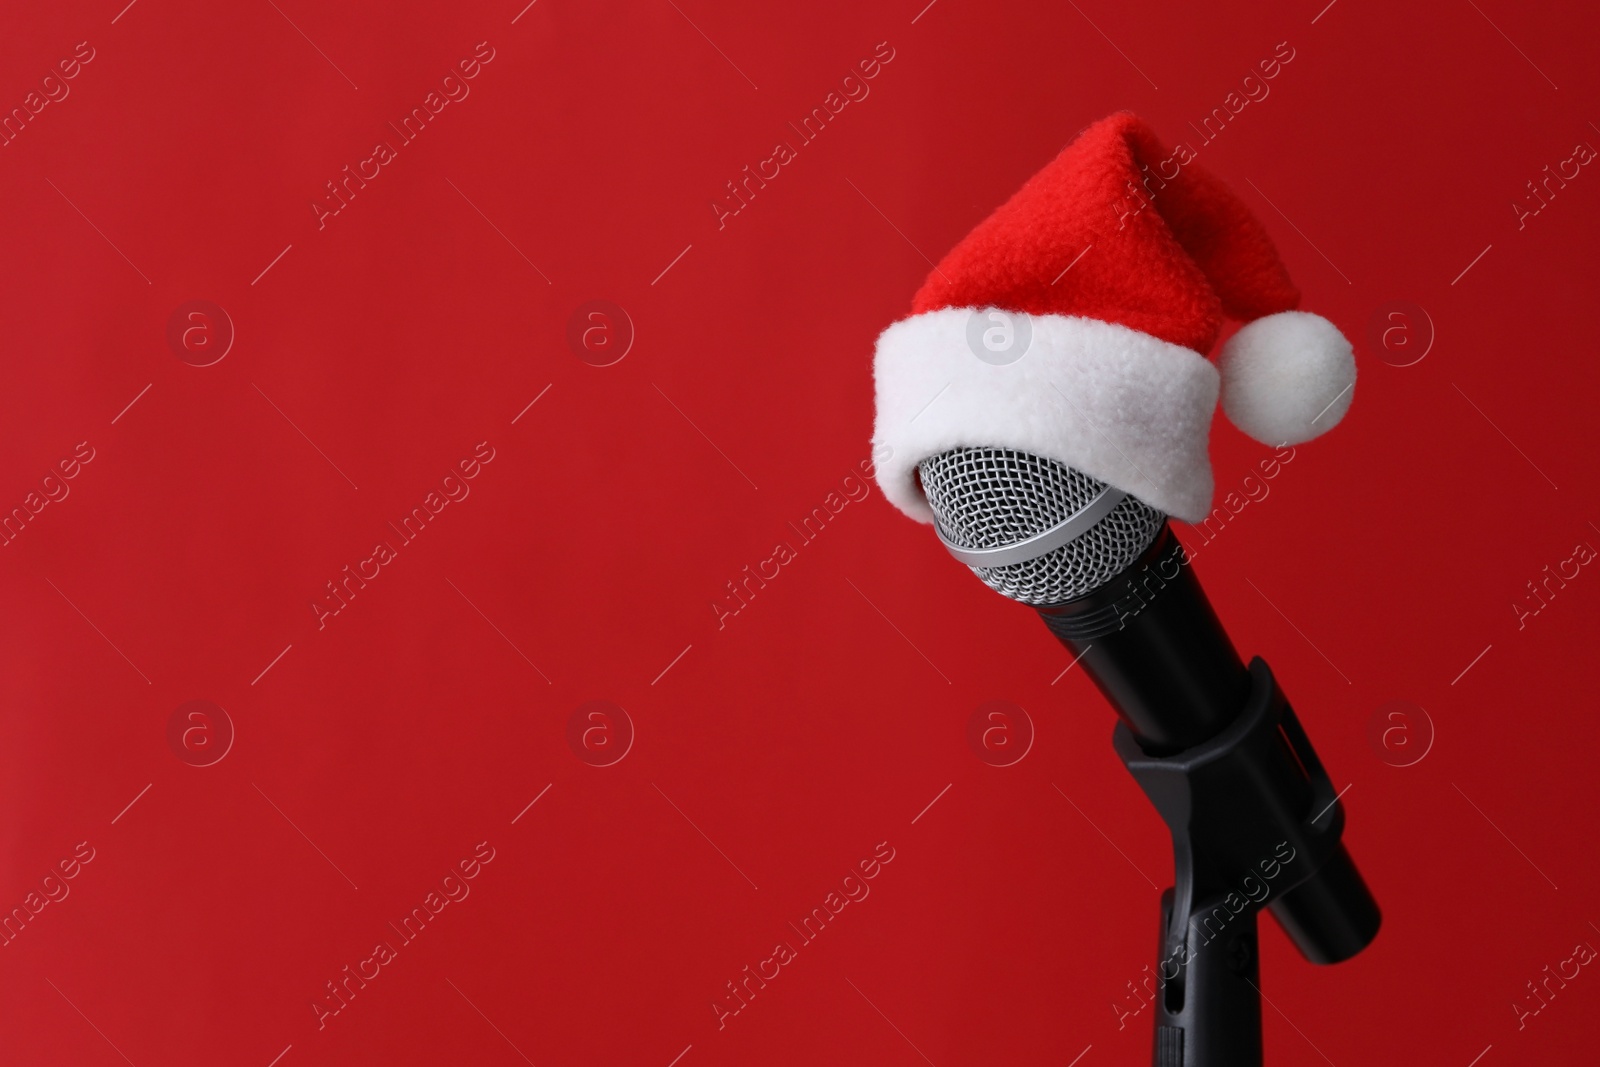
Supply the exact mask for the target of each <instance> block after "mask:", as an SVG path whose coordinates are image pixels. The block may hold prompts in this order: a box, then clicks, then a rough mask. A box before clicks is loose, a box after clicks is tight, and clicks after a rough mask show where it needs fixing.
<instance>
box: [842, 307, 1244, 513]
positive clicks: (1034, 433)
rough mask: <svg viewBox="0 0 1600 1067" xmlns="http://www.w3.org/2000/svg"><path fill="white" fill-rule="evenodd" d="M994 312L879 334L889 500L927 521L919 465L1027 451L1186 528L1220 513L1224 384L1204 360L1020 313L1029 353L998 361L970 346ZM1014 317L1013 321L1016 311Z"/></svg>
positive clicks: (1112, 328)
mask: <svg viewBox="0 0 1600 1067" xmlns="http://www.w3.org/2000/svg"><path fill="white" fill-rule="evenodd" d="M994 310H996V309H992V308H943V309H941V310H938V311H930V312H926V313H924V314H921V315H915V316H913V317H911V318H909V319H904V320H902V321H900V322H897V323H895V324H894V325H893V326H890V327H889V328H888V329H887V330H885V331H883V333H882V334H881V335H880V336H879V337H878V346H877V357H876V360H875V364H874V378H875V379H876V384H877V425H876V426H875V428H874V431H873V444H874V445H875V446H876V447H875V450H874V451H875V452H882V451H884V450H885V449H888V450H889V451H888V455H887V456H886V457H885V458H884V459H882V460H881V461H879V462H878V464H877V477H878V484H879V485H880V486H881V487H882V488H883V495H884V496H886V497H888V499H889V501H890V503H892V504H894V505H895V506H896V507H898V508H899V509H900V510H901V511H903V512H905V513H906V514H907V515H909V516H911V517H912V518H914V519H917V520H918V521H920V522H932V521H933V512H932V511H931V510H929V508H928V503H927V501H926V500H925V499H924V498H923V495H922V490H921V489H920V488H919V487H918V485H917V483H916V480H915V477H916V467H917V464H918V463H920V462H922V460H924V459H927V458H928V457H929V456H935V455H938V454H939V453H941V452H946V451H949V450H950V449H952V448H963V447H982V446H991V447H996V448H1014V449H1017V450H1018V451H1024V452H1032V453H1034V454H1036V455H1041V456H1046V457H1048V458H1050V459H1054V460H1056V461H1057V462H1060V463H1064V464H1066V465H1067V466H1069V467H1071V468H1073V469H1074V470H1079V471H1082V472H1083V473H1085V474H1088V475H1090V476H1091V477H1094V478H1098V479H1100V480H1101V481H1104V482H1108V483H1110V484H1111V485H1114V486H1116V487H1117V488H1118V489H1122V490H1124V491H1125V492H1128V493H1131V494H1133V495H1134V496H1136V497H1138V498H1139V499H1140V500H1143V501H1144V502H1145V503H1147V504H1149V505H1150V506H1151V507H1154V508H1157V509H1159V510H1161V511H1164V512H1166V513H1167V514H1169V515H1176V516H1177V517H1178V518H1180V519H1184V520H1186V521H1189V522H1195V521H1198V520H1199V519H1200V518H1201V517H1202V516H1204V515H1205V514H1206V512H1207V511H1208V510H1209V509H1210V507H1211V458H1210V456H1209V454H1208V452H1207V447H1206V446H1207V438H1208V436H1209V433H1210V429H1211V416H1212V413H1213V412H1214V411H1215V410H1216V405H1217V390H1218V387H1219V381H1220V379H1219V377H1218V374H1217V369H1216V368H1215V367H1214V366H1212V365H1211V363H1210V362H1209V361H1208V360H1206V359H1205V358H1204V357H1203V356H1201V355H1199V354H1198V353H1196V352H1194V351H1193V350H1191V349H1188V348H1184V347H1182V346H1181V345H1174V344H1169V343H1167V342H1166V341H1162V340H1160V339H1159V338H1156V337H1153V336H1151V335H1150V334H1147V333H1142V332H1140V331H1138V330H1133V329H1129V328H1128V327H1126V326H1119V325H1117V324H1115V323H1109V322H1101V321H1099V320H1096V319H1086V318H1078V317H1074V316H1066V315H1034V316H1017V317H1021V318H1026V319H1027V320H1028V323H1029V324H1030V325H1031V328H1032V341H1031V343H1030V345H1029V347H1028V349H1027V351H1026V352H1025V353H1024V354H1023V355H1022V356H1021V358H1019V359H1017V360H1016V361H1015V362H1012V363H1007V364H1005V365H995V364H993V363H989V362H986V361H985V360H982V359H979V358H978V356H977V355H976V354H974V352H973V350H972V348H970V347H969V346H968V342H967V337H968V322H969V320H970V319H971V317H972V316H975V315H976V316H980V317H981V316H986V315H987V314H988V313H989V312H991V311H994ZM1011 314H1014V313H1011Z"/></svg>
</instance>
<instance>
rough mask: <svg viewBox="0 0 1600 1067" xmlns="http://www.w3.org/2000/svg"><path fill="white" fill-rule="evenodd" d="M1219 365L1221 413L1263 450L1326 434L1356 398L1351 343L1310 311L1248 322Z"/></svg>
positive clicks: (1286, 312) (1282, 312)
mask: <svg viewBox="0 0 1600 1067" xmlns="http://www.w3.org/2000/svg"><path fill="white" fill-rule="evenodd" d="M1217 362H1218V364H1219V367H1218V369H1219V370H1220V371H1221V372H1222V410H1223V411H1225V412H1227V415H1228V419H1229V421H1231V422H1232V423H1233V424H1234V425H1235V426H1237V427H1239V429H1241V430H1243V431H1244V432H1245V433H1247V434H1249V435H1250V436H1251V437H1254V438H1255V439H1256V440H1257V441H1260V442H1261V443H1262V444H1268V445H1284V444H1288V445H1294V444H1299V443H1300V442H1301V441H1309V440H1311V439H1312V438H1313V437H1316V436H1317V435H1319V434H1322V433H1325V432H1327V431H1328V430H1330V429H1332V428H1333V427H1334V425H1335V424H1337V423H1338V421H1339V420H1340V419H1342V418H1344V413H1345V412H1346V411H1347V410H1349V407H1350V400H1351V398H1352V397H1353V396H1354V394H1355V383H1356V361H1355V355H1354V353H1353V352H1352V351H1351V348H1350V342H1349V341H1347V340H1345V336H1344V334H1342V333H1340V332H1339V328H1338V327H1337V326H1335V325H1334V324H1333V323H1331V322H1329V321H1328V320H1327V319H1325V318H1323V317H1322V316H1321V315H1312V314H1310V313H1309V312H1305V311H1281V312H1279V313H1278V314H1276V315H1267V316H1266V317H1264V318H1259V319H1256V320H1255V321H1254V322H1251V323H1246V324H1245V325H1244V326H1243V327H1242V328H1241V329H1240V330H1239V332H1238V333H1236V334H1234V335H1233V336H1232V337H1231V338H1229V339H1228V343H1227V344H1226V345H1224V346H1223V348H1222V355H1221V357H1220V358H1219V359H1218V361H1217Z"/></svg>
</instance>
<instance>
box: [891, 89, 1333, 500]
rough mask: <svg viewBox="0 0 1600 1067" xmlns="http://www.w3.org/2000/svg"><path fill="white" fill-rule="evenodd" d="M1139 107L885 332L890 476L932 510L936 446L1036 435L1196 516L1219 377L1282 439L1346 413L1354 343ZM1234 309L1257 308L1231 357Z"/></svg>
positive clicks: (1056, 170)
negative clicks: (1225, 329)
mask: <svg viewBox="0 0 1600 1067" xmlns="http://www.w3.org/2000/svg"><path fill="white" fill-rule="evenodd" d="M1192 156H1193V152H1192V150H1190V149H1188V148H1187V147H1186V146H1180V148H1179V150H1178V151H1177V152H1175V153H1168V152H1166V151H1165V150H1164V149H1163V148H1162V145H1161V143H1160V142H1159V141H1158V140H1157V139H1156V137H1155V134H1154V133H1152V132H1151V130H1150V128H1149V127H1148V126H1146V125H1145V124H1144V123H1143V122H1142V121H1141V120H1139V119H1138V118H1137V117H1135V116H1133V115H1131V114H1127V113H1122V114H1117V115H1112V116H1111V117H1110V118H1107V119H1104V120H1102V121H1100V122H1097V123H1095V124H1094V125H1093V126H1090V127H1089V128H1088V129H1086V130H1084V131H1083V133H1082V134H1080V135H1079V136H1078V138H1077V140H1075V141H1073V142H1072V144H1070V145H1068V146H1067V147H1066V148H1065V149H1064V150H1063V151H1062V152H1061V154H1060V155H1058V156H1057V157H1056V158H1055V160H1054V161H1052V162H1051V163H1050V164H1049V165H1048V166H1046V167H1045V168H1044V169H1043V170H1041V171H1040V172H1039V173H1038V174H1036V175H1034V176H1033V178H1031V179H1030V180H1029V181H1028V183H1027V184H1026V185H1024V186H1023V187H1022V189H1021V190H1020V191H1019V192H1017V194H1016V195H1015V196H1013V197H1012V198H1011V199H1010V200H1008V201H1007V202H1006V203H1005V204H1003V205H1002V206H1001V207H1000V208H999V209H998V210H996V211H995V212H994V214H992V215H990V216H989V217H988V218H987V219H985V220H984V221H983V222H982V223H981V224H979V226H978V227H977V228H976V229H974V230H973V231H972V232H971V233H970V234H968V235H967V237H966V238H965V239H964V240H963V241H962V242H961V243H960V244H958V245H956V247H955V248H954V249H952V250H951V251H950V253H949V255H947V256H945V257H944V260H943V261H942V262H941V263H940V264H939V265H938V266H937V267H936V268H934V271H933V273H932V274H931V275H929V276H928V280H927V281H926V282H925V283H924V284H923V286H922V288H921V289H920V290H919V291H918V292H917V295H916V297H915V299H914V300H913V302H912V313H911V315H910V316H908V317H907V318H905V319H902V320H901V321H899V322H897V323H895V324H894V325H893V326H890V327H889V328H888V329H887V330H885V331H884V332H883V334H882V335H881V336H880V337H879V338H878V344H877V356H876V361H875V369H874V377H875V379H876V385H877V425H876V427H875V430H874V434H873V444H874V446H875V449H874V451H875V453H884V454H885V457H884V458H883V459H882V460H881V461H880V462H878V464H877V471H878V480H879V483H880V484H881V486H882V488H883V492H884V495H885V496H886V497H888V498H889V500H890V502H892V503H893V504H894V505H895V506H896V507H898V508H900V510H901V511H904V512H905V513H906V514H908V515H910V516H911V517H912V518H915V519H919V520H921V521H923V522H931V521H932V520H933V513H932V512H931V511H930V510H929V508H928V504H927V501H926V500H925V499H924V498H923V495H922V490H921V488H920V487H919V485H918V483H917V480H916V467H917V464H918V463H920V462H922V460H924V459H927V458H928V457H930V456H934V455H938V454H939V453H941V452H946V451H949V450H950V449H953V448H963V447H982V446H992V447H998V448H1013V449H1016V450H1018V451H1022V452H1031V453H1033V454H1036V455H1040V456H1045V457H1048V458H1050V459H1054V460H1056V461H1058V462H1060V463H1063V464H1065V465H1066V466H1068V467H1071V468H1073V469H1075V470H1078V471H1082V472H1083V473H1085V474H1088V475H1090V476H1091V477H1094V478H1098V479H1100V480H1101V481H1104V482H1107V483H1109V484H1111V485H1113V486H1115V487H1116V488H1118V489H1121V490H1123V491H1125V492H1127V493H1131V494H1133V495H1134V496H1136V497H1138V498H1139V499H1141V500H1143V501H1144V502H1145V503H1147V504H1149V505H1151V506H1152V507H1154V508H1157V509H1159V510H1161V511H1163V512H1166V513H1167V514H1170V515H1175V516H1177V517H1178V518H1181V519H1184V520H1187V521H1189V522H1198V521H1199V520H1200V519H1201V518H1203V517H1204V516H1205V515H1206V514H1207V512H1208V511H1209V510H1210V507H1211V491H1212V479H1211V461H1210V457H1209V455H1208V453H1207V437H1208V435H1209V432H1210V426H1211V416H1212V412H1213V410H1214V409H1215V407H1216V404H1217V399H1218V395H1219V393H1220V395H1221V400H1222V408H1223V410H1224V411H1225V412H1226V413H1227V415H1228V418H1229V419H1230V420H1231V421H1232V422H1233V424H1234V425H1235V426H1237V427H1239V429H1241V430H1243V431H1244V432H1245V433H1247V434H1249V435H1250V436H1251V437H1254V438H1255V439H1257V440H1258V441H1261V442H1263V443H1265V444H1269V445H1274V446H1277V445H1284V444H1298V443H1300V442H1302V441H1308V440H1310V439H1311V438H1313V437H1316V436H1318V435H1319V434H1321V433H1323V432H1324V431H1326V430H1328V429H1330V428H1331V427H1332V426H1333V425H1334V424H1335V423H1337V422H1338V421H1339V420H1340V419H1341V418H1342V417H1343V416H1344V413H1345V411H1346V409H1347V408H1349V406H1350V400H1351V396H1352V394H1353V386H1354V385H1355V360H1354V358H1353V356H1352V353H1351V348H1350V343H1349V341H1347V340H1346V339H1345V338H1344V336H1343V335H1342V334H1340V332H1339V330H1338V328H1337V327H1335V326H1334V325H1333V324H1332V323H1331V322H1329V321H1328V320H1327V319H1324V318H1321V317H1320V316H1317V315H1312V314H1308V313H1306V312H1301V311H1295V310H1294V308H1295V306H1296V305H1297V304H1298V303H1299V300H1300V294H1299V292H1298V291H1297V290H1296V289H1295V287H1294V285H1293V284H1292V283H1291V282H1290V281H1289V276H1288V273H1287V272H1286V271H1285V270H1284V266H1283V263H1282V262H1281V261H1280V260H1279V258H1278V253H1277V250H1276V249H1275V248H1274V247H1273V245H1272V240H1271V238H1269V237H1268V236H1267V232H1266V230H1265V229H1264V228H1263V227H1262V225H1261V223H1260V221H1258V220H1257V219H1256V218H1255V216H1254V215H1252V214H1251V213H1250V209H1249V208H1247V207H1246V206H1245V205H1244V203H1243V202H1242V201H1240V200H1239V198H1238V197H1237V196H1235V195H1234V194H1233V193H1232V192H1231V191H1230V190H1229V189H1228V188H1227V187H1226V186H1224V185H1223V184H1222V183H1221V182H1220V181H1218V180H1217V179H1216V178H1213V177H1212V176H1210V175H1209V174H1206V173H1205V172H1204V171H1202V170H1201V169H1200V168H1198V167H1196V166H1195V165H1194V164H1193V163H1190V162H1188V160H1189V159H1191V158H1192ZM1224 316H1226V317H1228V318H1231V319H1234V320H1237V321H1239V322H1242V323H1244V325H1243V326H1242V327H1241V328H1240V329H1239V331H1238V332H1237V333H1235V334H1234V335H1233V336H1232V337H1231V338H1229V340H1228V342H1227V343H1226V344H1225V345H1224V346H1223V348H1222V352H1221V353H1220V355H1219V357H1218V360H1217V363H1216V365H1213V364H1212V362H1211V361H1210V360H1208V359H1207V358H1206V357H1207V355H1208V354H1209V353H1210V351H1211V349H1212V348H1213V347H1214V346H1215V344H1216V342H1217V337H1218V335H1219V334H1220V333H1221V331H1222V326H1223V320H1224Z"/></svg>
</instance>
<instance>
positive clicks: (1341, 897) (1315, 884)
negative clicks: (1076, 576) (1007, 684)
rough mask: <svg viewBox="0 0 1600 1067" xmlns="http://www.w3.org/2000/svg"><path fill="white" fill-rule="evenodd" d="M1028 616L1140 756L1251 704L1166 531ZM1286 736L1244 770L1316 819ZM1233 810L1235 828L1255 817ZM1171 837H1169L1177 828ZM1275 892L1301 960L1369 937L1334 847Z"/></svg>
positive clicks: (1339, 956)
mask: <svg viewBox="0 0 1600 1067" xmlns="http://www.w3.org/2000/svg"><path fill="white" fill-rule="evenodd" d="M1036 610H1037V611H1038V612H1039V614H1040V616H1041V617H1042V618H1043V619H1044V622H1045V624H1046V625H1047V626H1048V627H1049V628H1050V631H1051V632H1052V633H1053V634H1055V636H1056V637H1057V638H1058V639H1059V640H1060V641H1061V643H1062V644H1063V645H1065V646H1066V647H1067V649H1068V651H1070V652H1071V653H1072V654H1073V656H1074V657H1076V659H1077V661H1078V662H1079V663H1080V664H1081V665H1082V666H1083V668H1084V669H1085V670H1086V671H1087V672H1088V674H1089V676H1090V678H1092V679H1093V680H1094V683H1095V685H1096V686H1098V687H1099V689H1100V691H1101V692H1102V693H1103V694H1105V697H1106V699H1107V700H1108V701H1109V702H1110V703H1111V706H1112V707H1113V708H1114V709H1116V712H1117V714H1118V715H1119V716H1120V717H1121V719H1122V721H1123V723H1124V724H1125V725H1126V726H1127V728H1128V730H1129V731H1130V732H1131V733H1132V734H1133V738H1134V740H1135V741H1136V742H1137V743H1138V747H1139V748H1140V749H1142V750H1143V751H1144V753H1145V754H1146V755H1148V756H1151V757H1163V758H1164V757H1174V756H1177V755H1178V754H1180V753H1184V752H1186V751H1188V750H1190V749H1193V748H1195V747H1196V746H1198V745H1202V744H1203V743H1205V742H1207V741H1210V740H1211V739H1213V738H1215V737H1216V736H1217V735H1219V734H1221V733H1222V732H1223V731H1224V730H1225V729H1226V728H1227V727H1229V726H1230V725H1231V724H1233V723H1234V722H1235V720H1237V719H1239V717H1240V716H1241V714H1242V713H1243V712H1244V710H1245V708H1246V705H1247V704H1248V703H1249V701H1250V699H1251V696H1252V681H1251V673H1250V671H1249V670H1248V669H1247V668H1246V667H1245V664H1244V662H1243V661H1242V660H1241V659H1240V658H1239V653H1238V652H1237V651H1235V649H1234V647H1233V642H1232V641H1231V640H1229V638H1228V634H1227V631H1225V630H1224V629H1223V628H1222V623H1221V622H1220V621H1219V620H1218V619H1217V615H1216V612H1215V611H1214V610H1213V609H1212V607H1211V602H1210V601H1209V600H1208V599H1206V595H1205V591H1204V590H1203V589H1202V588H1201V586H1200V582H1199V580H1198V579H1197V578H1196V577H1195V574H1194V571H1193V569H1192V568H1191V567H1190V566H1189V564H1188V559H1187V557H1186V556H1185V554H1184V551H1183V545H1182V544H1181V543H1180V542H1179V541H1178V538H1177V536H1176V535H1174V534H1173V533H1172V530H1171V528H1170V527H1167V526H1165V525H1163V526H1162V528H1161V532H1160V533H1159V534H1158V535H1157V536H1156V538H1155V540H1154V541H1153V542H1152V543H1151V545H1150V547H1149V548H1148V549H1146V550H1145V551H1144V552H1143V553H1142V554H1141V555H1140V557H1139V558H1138V559H1137V560H1135V561H1134V562H1133V563H1132V564H1130V565H1129V566H1128V567H1127V568H1125V569H1124V570H1123V571H1122V572H1121V573H1119V574H1118V575H1117V576H1116V577H1115V578H1113V579H1112V580H1111V581H1109V582H1106V583H1105V584H1103V585H1102V586H1100V588H1098V589H1096V590H1094V591H1093V592H1091V593H1088V594H1086V595H1084V596H1082V597H1079V598H1077V599H1075V600H1071V601H1068V602H1066V603H1064V604H1055V605H1050V606H1046V607H1039V608H1037V609H1036ZM1287 728H1288V724H1286V730H1287ZM1292 733H1293V735H1294V736H1287V734H1286V733H1280V737H1279V740H1280V742H1281V743H1280V744H1278V745H1276V746H1275V747H1274V749H1273V750H1272V753H1271V755H1270V756H1268V757H1264V759H1266V761H1267V762H1265V763H1263V764H1261V765H1259V766H1258V767H1257V768H1256V770H1255V772H1254V773H1255V775H1256V779H1257V782H1258V784H1259V785H1261V786H1262V787H1263V788H1266V789H1268V790H1269V791H1270V792H1271V794H1272V795H1273V797H1274V798H1275V800H1276V801H1277V803H1276V805H1275V806H1276V807H1277V808H1278V810H1279V811H1282V812H1293V813H1295V814H1296V817H1297V818H1299V819H1303V820H1312V819H1314V818H1315V817H1317V816H1318V814H1319V813H1318V812H1315V811H1312V810H1310V808H1311V805H1312V803H1313V800H1314V792H1315V800H1316V802H1317V803H1318V805H1319V806H1321V804H1322V803H1324V802H1323V801H1322V798H1321V795H1320V791H1314V790H1313V780H1312V779H1313V776H1317V777H1319V778H1320V777H1325V774H1324V772H1323V771H1322V768H1321V765H1320V763H1318V762H1317V758H1316V754H1315V752H1314V750H1313V749H1312V748H1311V744H1310V741H1309V739H1307V738H1306V737H1305V735H1304V733H1303V731H1301V730H1300V729H1299V726H1298V723H1297V722H1296V723H1294V725H1293V729H1292ZM1330 807H1336V803H1335V804H1334V805H1330ZM1237 814H1238V818H1239V820H1240V821H1241V824H1243V823H1246V822H1248V821H1249V820H1251V819H1261V818H1265V817H1266V816H1265V815H1264V813H1262V812H1260V811H1258V810H1251V811H1240V812H1238V813H1237ZM1340 814H1341V813H1339V812H1337V811H1335V812H1334V816H1335V818H1338V817H1339V815H1340ZM1322 821H1324V822H1326V821H1327V818H1326V815H1324V816H1323V819H1322ZM1341 824H1342V820H1341ZM1173 830H1174V834H1175V836H1176V835H1177V834H1179V833H1180V832H1181V831H1182V828H1180V827H1174V828H1173ZM1241 873H1244V872H1241ZM1274 896H1275V899H1274V900H1272V902H1271V903H1270V904H1269V910H1271V911H1272V913H1273V916H1274V918H1276V919H1277V920H1278V922H1279V924H1280V925H1281V926H1282V927H1283V928H1284V931H1285V932H1286V933H1287V934H1288V935H1289V936H1290V938H1291V939H1292V940H1293V941H1294V943H1295V945H1296V947H1297V948H1299V949H1300V951H1301V953H1302V954H1303V955H1305V956H1306V958H1307V959H1310V960H1311V961H1312V962H1315V963H1334V962H1338V961H1340V960H1344V959H1348V958H1349V957H1350V956H1353V955H1355V954H1356V953H1357V952H1359V951H1361V949H1363V948H1365V947H1366V945H1367V944H1368V943H1370V942H1371V940H1372V938H1373V937H1375V936H1376V935H1377V930H1378V925H1379V922H1380V916H1379V912H1378V906H1377V903H1376V902H1375V901H1374V900H1373V898H1372V894H1371V892H1370V891H1369V890H1368V889H1367V886H1366V883H1365V882H1364V881H1363V880H1362V878H1361V874H1360V872H1359V871H1358V870H1357V869H1356V866H1355V863H1354V861H1353V860H1352V859H1351V858H1350V854H1349V853H1348V852H1347V851H1346V850H1345V848H1344V846H1343V845H1342V844H1340V845H1337V846H1336V847H1335V849H1334V850H1333V852H1332V854H1331V855H1329V856H1328V858H1327V859H1326V860H1325V861H1323V863H1322V865H1321V866H1320V868H1318V869H1317V870H1316V872H1315V873H1313V874H1312V875H1311V876H1310V877H1309V878H1306V879H1304V880H1301V881H1299V884H1297V885H1295V886H1294V887H1293V888H1291V889H1288V890H1287V891H1286V892H1284V894H1283V895H1282V896H1277V895H1276V894H1274Z"/></svg>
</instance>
